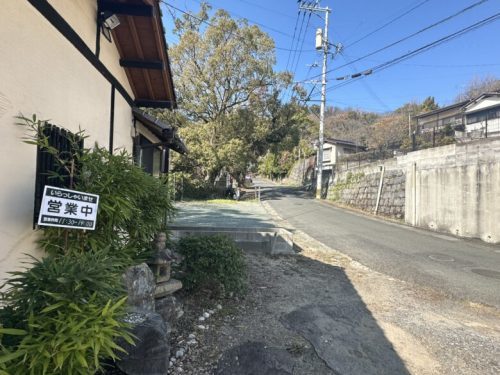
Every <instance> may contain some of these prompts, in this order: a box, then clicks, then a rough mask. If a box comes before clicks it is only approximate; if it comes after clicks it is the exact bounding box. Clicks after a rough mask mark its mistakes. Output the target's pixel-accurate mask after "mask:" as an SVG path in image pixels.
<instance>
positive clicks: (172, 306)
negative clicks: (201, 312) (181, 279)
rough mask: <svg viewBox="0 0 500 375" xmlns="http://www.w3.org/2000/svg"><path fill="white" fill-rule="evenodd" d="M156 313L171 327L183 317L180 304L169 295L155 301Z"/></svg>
mask: <svg viewBox="0 0 500 375" xmlns="http://www.w3.org/2000/svg"><path fill="white" fill-rule="evenodd" d="M156 312H157V313H158V314H160V315H161V316H162V318H163V320H164V321H165V322H168V323H170V324H172V325H173V324H174V323H175V322H176V321H177V319H179V318H180V317H181V316H182V315H184V310H183V307H182V303H181V302H179V300H178V299H177V298H175V297H174V296H171V295H170V296H166V297H163V298H158V299H156Z"/></svg>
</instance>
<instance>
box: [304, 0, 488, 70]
mask: <svg viewBox="0 0 500 375" xmlns="http://www.w3.org/2000/svg"><path fill="white" fill-rule="evenodd" d="M487 1H489V0H480V1H478V2H476V3H474V4H472V5H470V6H468V7H466V8H464V9H461V10H459V11H458V12H456V13H454V14H452V15H450V16H448V17H445V18H443V19H441V20H439V21H437V22H434V23H433V24H431V25H429V26H426V27H424V28H423V29H420V30H418V31H416V32H414V33H412V34H410V35H407V36H405V37H404V38H401V39H399V40H397V41H395V42H393V43H390V44H388V45H386V46H384V47H382V48H379V49H377V50H375V51H372V52H370V53H368V54H366V55H364V56H361V57H358V58H356V59H355V60H353V61H352V62H351V63H346V64H343V65H340V66H337V67H335V68H333V69H330V70H329V71H328V73H331V72H333V71H335V70H339V69H342V68H344V67H346V66H348V65H349V64H352V63H356V62H358V61H361V60H364V59H366V58H367V57H370V56H373V55H375V54H377V53H379V52H382V51H384V50H386V49H388V48H391V47H394V46H395V45H397V44H400V43H402V42H404V41H406V40H408V39H410V38H413V37H414V36H416V35H418V34H421V33H423V32H425V31H427V30H429V29H432V28H434V27H436V26H438V25H440V24H442V23H444V22H447V21H449V20H451V19H453V18H455V17H457V16H459V15H461V14H463V13H465V12H467V11H469V10H471V9H473V8H475V7H477V6H479V5H481V4H483V3H485V2H487ZM316 77H319V75H317V76H316ZM311 78H315V76H312V77H309V78H307V79H311Z"/></svg>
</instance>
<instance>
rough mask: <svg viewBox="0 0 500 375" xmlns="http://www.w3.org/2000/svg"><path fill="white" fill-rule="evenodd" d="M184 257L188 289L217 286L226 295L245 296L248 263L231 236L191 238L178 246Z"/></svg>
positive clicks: (185, 280)
mask: <svg viewBox="0 0 500 375" xmlns="http://www.w3.org/2000/svg"><path fill="white" fill-rule="evenodd" d="M178 249H179V252H180V253H181V254H182V255H183V256H184V259H183V262H182V264H181V266H182V267H183V270H184V271H185V272H186V276H185V277H184V278H183V283H184V286H185V288H186V289H187V290H193V289H197V288H200V287H201V286H203V285H215V286H220V287H222V288H223V291H225V292H234V293H242V292H244V290H245V287H246V285H245V274H246V272H245V261H244V258H243V252H242V250H241V249H240V248H238V247H237V246H236V245H235V243H234V242H233V241H232V240H231V239H230V238H229V237H227V236H224V235H214V236H203V237H202V236H188V237H184V238H181V240H180V241H179V243H178Z"/></svg>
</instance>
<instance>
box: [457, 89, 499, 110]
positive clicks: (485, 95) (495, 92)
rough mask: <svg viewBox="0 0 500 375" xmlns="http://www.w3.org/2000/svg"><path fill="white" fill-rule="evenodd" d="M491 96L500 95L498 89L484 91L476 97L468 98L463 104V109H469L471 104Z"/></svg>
mask: <svg viewBox="0 0 500 375" xmlns="http://www.w3.org/2000/svg"><path fill="white" fill-rule="evenodd" d="M491 97H500V91H493V92H485V93H483V94H481V95H479V96H478V97H477V98H475V99H472V100H470V101H469V102H468V103H467V104H466V105H465V106H464V108H463V109H464V111H466V110H467V109H469V107H471V106H472V105H474V104H476V103H478V102H480V101H481V100H483V99H486V98H491Z"/></svg>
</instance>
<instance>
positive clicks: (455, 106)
mask: <svg viewBox="0 0 500 375" xmlns="http://www.w3.org/2000/svg"><path fill="white" fill-rule="evenodd" d="M469 102H470V100H464V101H461V102H458V103H454V104H451V105H448V106H446V107H441V108H438V109H434V110H432V111H429V112H425V113H420V114H418V115H415V116H413V118H415V119H421V118H425V117H428V116H434V115H436V114H438V113H442V112H446V111H450V110H453V109H456V110H457V111H460V110H461V109H462V107H463V106H464V105H466V104H467V103H469Z"/></svg>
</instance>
